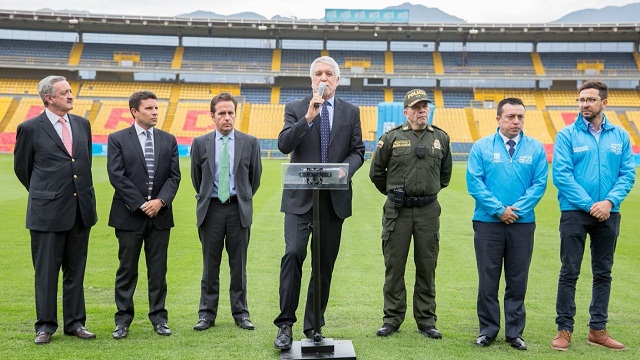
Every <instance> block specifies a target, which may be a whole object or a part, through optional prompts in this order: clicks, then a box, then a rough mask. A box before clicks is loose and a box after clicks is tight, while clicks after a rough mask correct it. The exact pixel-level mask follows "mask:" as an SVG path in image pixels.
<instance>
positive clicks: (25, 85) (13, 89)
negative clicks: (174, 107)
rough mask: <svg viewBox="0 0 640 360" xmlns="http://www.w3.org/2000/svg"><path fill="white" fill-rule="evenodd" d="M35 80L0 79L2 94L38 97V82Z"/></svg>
mask: <svg viewBox="0 0 640 360" xmlns="http://www.w3.org/2000/svg"><path fill="white" fill-rule="evenodd" d="M39 81H40V80H35V79H0V94H7V95H35V96H38V82H39Z"/></svg>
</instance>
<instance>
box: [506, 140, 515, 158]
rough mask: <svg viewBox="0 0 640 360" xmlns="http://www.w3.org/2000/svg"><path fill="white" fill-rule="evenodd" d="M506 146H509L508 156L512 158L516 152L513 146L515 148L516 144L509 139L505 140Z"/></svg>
mask: <svg viewBox="0 0 640 360" xmlns="http://www.w3.org/2000/svg"><path fill="white" fill-rule="evenodd" d="M507 145H509V156H510V157H513V153H514V152H515V151H516V149H515V148H514V146H516V142H515V141H513V140H511V139H509V140H507Z"/></svg>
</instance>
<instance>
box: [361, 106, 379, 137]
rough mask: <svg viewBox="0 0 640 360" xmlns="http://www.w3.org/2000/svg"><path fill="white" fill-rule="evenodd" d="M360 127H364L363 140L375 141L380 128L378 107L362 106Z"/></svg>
mask: <svg viewBox="0 0 640 360" xmlns="http://www.w3.org/2000/svg"><path fill="white" fill-rule="evenodd" d="M360 127H361V128H362V140H363V141H374V140H377V139H376V131H377V129H378V107H377V106H360Z"/></svg>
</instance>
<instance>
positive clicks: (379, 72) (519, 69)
mask: <svg viewBox="0 0 640 360" xmlns="http://www.w3.org/2000/svg"><path fill="white" fill-rule="evenodd" d="M68 61H69V60H68V59H66V58H46V57H33V56H0V68H22V69H49V68H56V69H60V70H69V71H76V70H106V71H126V72H139V71H148V72H163V73H172V74H174V73H205V72H206V73H211V72H216V73H231V74H238V75H243V74H244V75H256V74H259V75H261V76H262V75H267V76H306V75H307V74H308V73H309V64H296V63H283V64H282V65H281V69H280V71H272V70H271V63H268V62H260V63H257V62H253V63H245V62H240V61H183V62H182V67H181V68H180V69H173V68H172V67H171V61H139V62H134V63H130V64H121V63H119V62H117V61H113V60H94V59H90V60H81V61H80V63H79V64H78V65H73V66H70V65H69V64H68ZM545 71H546V73H545V74H544V75H536V74H535V70H534V68H533V67H529V66H513V67H503V66H499V67H498V66H496V67H484V66H482V67H479V66H464V67H463V66H449V67H445V73H444V74H443V75H435V71H434V67H433V65H424V66H422V65H396V66H395V68H394V74H385V71H384V66H383V65H372V66H371V67H370V68H368V69H360V70H358V71H355V72H354V71H351V69H348V68H344V69H342V71H341V73H342V76H343V77H381V78H419V77H422V76H425V75H426V76H429V77H432V78H451V79H465V78H476V77H487V78H500V79H518V80H520V79H523V80H526V79H529V80H531V79H533V80H537V79H554V78H556V79H578V80H579V79H582V78H584V77H585V76H589V75H590V74H588V73H587V72H585V71H584V70H577V69H575V68H574V69H558V68H546V69H545ZM598 76H599V78H603V79H605V80H607V79H625V80H640V71H638V70H637V69H632V68H629V69H603V70H600V73H599V75H598Z"/></svg>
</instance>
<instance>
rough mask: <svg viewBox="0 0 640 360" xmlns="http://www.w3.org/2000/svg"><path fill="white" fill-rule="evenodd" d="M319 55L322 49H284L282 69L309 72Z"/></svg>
mask: <svg viewBox="0 0 640 360" xmlns="http://www.w3.org/2000/svg"><path fill="white" fill-rule="evenodd" d="M318 56H320V50H302V49H282V56H281V65H280V70H283V71H297V72H302V73H307V72H309V66H310V65H311V63H312V62H313V60H315V59H316V58H317V57H318Z"/></svg>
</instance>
